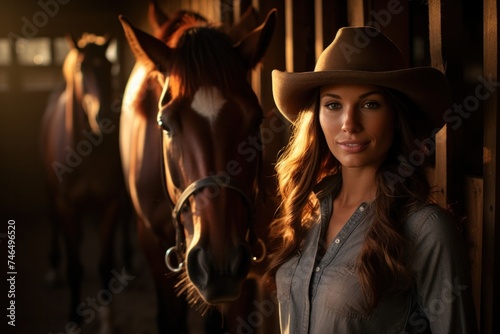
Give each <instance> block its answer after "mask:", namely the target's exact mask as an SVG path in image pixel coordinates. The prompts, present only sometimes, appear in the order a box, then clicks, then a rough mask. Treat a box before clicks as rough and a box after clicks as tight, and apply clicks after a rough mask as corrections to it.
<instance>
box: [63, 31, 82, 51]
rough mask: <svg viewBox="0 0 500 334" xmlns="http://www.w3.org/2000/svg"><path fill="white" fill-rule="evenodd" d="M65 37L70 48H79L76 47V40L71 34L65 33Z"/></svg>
mask: <svg viewBox="0 0 500 334" xmlns="http://www.w3.org/2000/svg"><path fill="white" fill-rule="evenodd" d="M65 39H66V43H67V44H68V46H69V48H70V49H77V50H80V48H79V47H78V41H77V40H76V39H75V37H74V36H73V35H72V34H66V36H65Z"/></svg>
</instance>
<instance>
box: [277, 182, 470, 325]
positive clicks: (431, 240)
mask: <svg viewBox="0 0 500 334" xmlns="http://www.w3.org/2000/svg"><path fill="white" fill-rule="evenodd" d="M319 200H320V208H321V214H320V219H319V221H318V223H316V224H315V225H314V226H313V227H312V228H311V229H310V230H309V232H308V234H307V235H306V238H305V240H304V244H303V247H302V249H301V251H300V252H299V253H297V254H296V255H295V256H294V257H292V258H291V259H290V260H288V261H287V262H286V263H285V264H283V265H282V266H281V267H280V268H279V270H278V272H277V274H276V285H277V298H278V303H279V312H280V327H281V332H282V333H294V334H295V333H297V334H298V333H301V334H302V333H303V334H306V333H310V334H327V333H339V334H344V333H360V334H370V333H373V334H391V333H394V334H406V333H408V334H413V333H434V334H441V333H443V334H444V333H450V334H460V333H477V324H476V319H475V312H474V305H473V302H472V295H471V286H470V283H469V282H470V280H469V273H468V269H467V268H468V267H467V264H468V262H467V260H466V259H467V257H466V255H465V254H464V248H465V246H464V245H465V244H464V243H463V242H462V241H460V238H459V235H458V233H457V232H456V228H455V225H454V222H453V221H452V219H451V218H450V217H449V216H448V215H447V213H446V212H445V211H444V210H442V209H441V208H440V207H438V206H437V205H428V206H423V207H422V208H420V209H419V210H417V211H416V212H414V213H412V214H411V215H410V216H409V217H408V220H407V222H406V224H405V226H404V234H405V236H406V238H407V239H408V240H409V241H410V244H411V246H412V247H413V250H414V254H416V255H415V257H414V259H413V261H412V264H411V270H412V273H413V277H414V282H413V288H412V289H410V290H408V291H404V292H401V293H399V294H391V295H390V296H388V295H386V296H384V297H383V298H382V299H381V300H380V302H379V304H378V305H377V307H376V308H375V310H374V311H373V312H372V313H371V314H367V313H366V312H365V311H364V309H365V299H364V296H363V292H362V289H361V285H360V283H359V280H358V277H357V274H356V268H357V264H356V259H357V256H358V254H359V252H360V250H361V246H362V244H363V241H364V237H365V233H366V232H367V229H368V227H369V225H370V224H371V222H372V220H373V212H374V208H373V207H372V206H371V205H370V204H368V203H361V204H360V206H359V207H358V208H357V210H356V211H355V212H354V213H353V215H352V216H351V217H350V219H349V220H348V221H347V223H346V224H345V226H344V227H343V228H342V230H341V231H340V232H339V234H338V235H337V237H336V238H335V239H334V241H333V242H332V243H331V245H329V247H328V249H327V251H326V253H325V254H324V256H323V257H322V258H321V259H320V260H317V254H318V248H319V247H321V246H322V245H323V243H324V242H323V239H322V238H321V231H322V229H323V230H324V229H326V228H327V226H328V222H329V219H330V217H331V214H332V211H333V207H332V203H333V194H332V193H331V192H330V193H327V194H325V196H323V197H322V198H319Z"/></svg>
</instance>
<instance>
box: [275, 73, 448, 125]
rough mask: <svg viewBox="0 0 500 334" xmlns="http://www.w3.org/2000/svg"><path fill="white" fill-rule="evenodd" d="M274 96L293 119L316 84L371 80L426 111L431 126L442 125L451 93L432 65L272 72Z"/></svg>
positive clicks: (444, 78) (368, 81) (307, 99)
mask: <svg viewBox="0 0 500 334" xmlns="http://www.w3.org/2000/svg"><path fill="white" fill-rule="evenodd" d="M272 80H273V96H274V101H275V103H276V106H277V108H278V110H279V111H280V112H281V113H282V114H283V116H284V117H285V118H287V119H288V120H289V121H290V122H292V123H293V122H294V121H295V119H296V118H297V115H298V114H299V112H300V111H302V110H303V109H304V108H305V107H306V106H307V104H308V103H310V101H311V98H312V97H313V95H314V93H315V91H316V89H317V88H319V87H321V86H324V85H331V84H369V85H377V86H382V87H387V88H392V89H394V90H397V91H399V92H401V93H403V94H404V95H405V96H407V97H408V98H409V99H410V100H411V101H413V102H414V103H415V104H416V105H417V106H418V107H420V109H421V110H422V111H423V112H424V113H425V114H426V116H427V118H428V122H429V125H430V127H432V128H433V129H440V128H441V127H442V126H443V125H444V123H445V120H444V118H443V114H444V112H445V111H446V109H448V108H449V107H450V106H451V103H452V96H451V90H450V87H449V85H448V82H447V79H446V77H445V76H444V74H443V73H442V72H441V71H439V70H437V69H435V68H433V67H415V68H408V69H401V70H394V71H386V72H368V71H352V70H345V71H343V70H336V71H321V72H294V73H290V72H282V71H278V70H274V71H273V72H272Z"/></svg>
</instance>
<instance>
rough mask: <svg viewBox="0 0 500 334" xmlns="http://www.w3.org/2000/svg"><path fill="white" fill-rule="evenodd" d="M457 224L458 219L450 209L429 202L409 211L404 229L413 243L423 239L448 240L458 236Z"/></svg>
mask: <svg viewBox="0 0 500 334" xmlns="http://www.w3.org/2000/svg"><path fill="white" fill-rule="evenodd" d="M457 226H458V225H457V221H456V220H455V219H454V218H453V217H452V216H451V215H450V214H449V213H448V211H446V210H445V209H443V208H442V207H440V206H438V205H436V204H427V205H421V206H419V207H418V208H416V209H414V210H412V211H411V212H410V213H409V215H408V217H407V220H406V222H405V225H404V231H405V234H406V236H407V238H408V239H410V241H411V242H413V243H418V242H419V240H422V239H426V240H428V241H433V240H434V241H436V242H448V241H452V240H454V239H456V238H457V237H458V228H457ZM450 239H451V240H450Z"/></svg>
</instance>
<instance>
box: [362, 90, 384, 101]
mask: <svg viewBox="0 0 500 334" xmlns="http://www.w3.org/2000/svg"><path fill="white" fill-rule="evenodd" d="M370 95H384V94H383V93H382V92H381V91H379V90H373V91H370V92H366V93H363V94H361V95H360V96H359V98H360V99H362V98H365V97H367V96H370Z"/></svg>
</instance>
